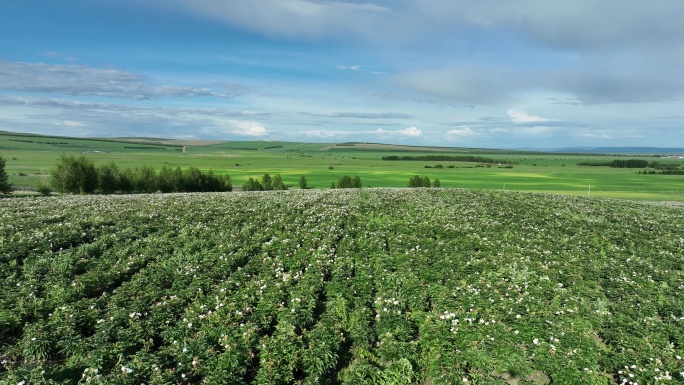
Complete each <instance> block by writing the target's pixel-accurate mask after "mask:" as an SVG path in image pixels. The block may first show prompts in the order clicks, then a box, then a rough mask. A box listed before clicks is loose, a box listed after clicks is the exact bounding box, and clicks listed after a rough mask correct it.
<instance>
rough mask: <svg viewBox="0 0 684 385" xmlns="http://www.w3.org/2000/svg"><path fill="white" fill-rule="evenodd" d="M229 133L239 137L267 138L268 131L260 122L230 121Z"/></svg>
mask: <svg viewBox="0 0 684 385" xmlns="http://www.w3.org/2000/svg"><path fill="white" fill-rule="evenodd" d="M228 124H229V125H230V128H229V129H228V131H229V132H231V133H233V134H237V135H245V136H266V135H268V130H267V129H266V127H265V126H264V125H263V124H261V123H259V122H252V121H245V120H229V121H228Z"/></svg>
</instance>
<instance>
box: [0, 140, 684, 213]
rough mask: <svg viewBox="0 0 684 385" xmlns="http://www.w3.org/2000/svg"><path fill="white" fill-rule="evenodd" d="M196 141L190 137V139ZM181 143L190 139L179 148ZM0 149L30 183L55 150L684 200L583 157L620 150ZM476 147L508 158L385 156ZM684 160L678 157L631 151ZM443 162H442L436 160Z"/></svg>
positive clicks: (240, 175)
mask: <svg viewBox="0 0 684 385" xmlns="http://www.w3.org/2000/svg"><path fill="white" fill-rule="evenodd" d="M191 143H195V145H191ZM181 144H189V145H188V146H187V148H186V149H187V151H186V153H183V152H182V145H181ZM0 154H2V156H3V157H4V158H5V159H6V161H7V165H6V167H7V173H8V174H9V179H10V182H11V183H13V184H14V185H15V186H16V187H18V188H20V189H35V187H36V185H37V184H38V183H39V182H40V181H42V182H47V180H48V179H49V173H50V170H51V169H52V168H53V167H54V165H55V164H56V163H57V161H58V159H59V157H60V155H62V154H67V155H75V156H81V155H84V156H86V157H88V158H89V159H90V160H92V161H93V162H94V163H95V165H101V164H106V163H108V162H115V163H116V164H117V165H118V166H119V167H120V168H135V167H140V166H143V165H146V166H151V167H154V168H155V169H157V170H159V169H161V168H162V167H164V166H167V167H171V168H175V167H177V166H178V167H181V168H183V169H185V168H188V167H191V166H192V167H198V168H199V169H201V170H202V171H204V172H207V171H209V170H212V171H214V172H215V173H217V174H226V175H229V176H230V177H231V178H232V180H233V184H234V186H236V187H238V188H239V186H241V185H242V184H243V183H244V182H245V181H246V180H247V179H248V178H255V179H258V178H260V177H261V176H262V175H264V174H265V173H269V174H280V175H281V176H282V178H283V181H284V182H285V184H286V185H289V186H290V187H296V186H298V180H299V178H300V177H301V176H305V177H306V179H307V181H308V185H309V186H310V187H312V188H316V189H321V188H324V189H327V188H329V187H330V184H331V183H332V182H335V181H336V180H337V179H338V178H339V177H341V176H343V175H358V176H360V177H361V180H362V183H363V186H364V187H406V186H407V184H408V181H409V179H410V178H411V177H413V176H414V175H420V176H426V177H429V178H430V180H435V179H439V180H440V181H441V186H442V187H449V188H472V189H486V190H507V191H528V192H542V193H554V194H566V195H583V196H587V195H591V196H595V197H612V198H624V199H632V200H648V201H679V202H684V176H682V175H637V171H639V170H637V169H617V168H610V167H583V166H578V163H582V162H592V161H594V162H596V161H610V160H612V159H615V158H623V159H624V158H625V155H604V156H600V155H593V154H544V153H531V152H530V153H525V152H516V151H503V150H483V149H464V148H437V147H432V148H430V147H409V146H392V145H379V144H378V145H371V144H350V143H342V144H334V143H291V142H265V141H251V142H221V143H216V142H196V141H195V142H192V141H191V142H182V141H168V140H163V139H148V140H141V139H138V141H133V139H118V140H103V139H76V138H51V137H42V136H31V135H29V136H26V135H20V134H10V133H2V132H0ZM435 154H446V155H480V156H483V157H489V158H494V159H501V160H502V161H506V162H514V164H512V165H511V166H512V168H508V165H497V164H490V165H489V166H490V167H487V165H483V164H478V163H474V162H457V161H446V162H434V161H383V160H382V158H383V156H387V155H400V156H401V155H416V156H420V155H435ZM632 157H636V158H640V159H645V160H648V161H653V160H657V161H662V162H664V163H671V164H673V165H676V166H679V167H684V159H665V160H661V159H659V158H658V157H654V156H644V155H641V156H630V158H632ZM436 166H441V167H436Z"/></svg>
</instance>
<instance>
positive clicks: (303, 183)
mask: <svg viewBox="0 0 684 385" xmlns="http://www.w3.org/2000/svg"><path fill="white" fill-rule="evenodd" d="M299 188H300V189H302V190H306V189H307V188H308V186H307V184H306V177H305V176H304V175H302V176H300V177H299Z"/></svg>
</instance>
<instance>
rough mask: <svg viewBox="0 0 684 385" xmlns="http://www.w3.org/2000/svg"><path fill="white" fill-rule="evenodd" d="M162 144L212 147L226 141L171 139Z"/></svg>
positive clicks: (163, 141)
mask: <svg viewBox="0 0 684 385" xmlns="http://www.w3.org/2000/svg"><path fill="white" fill-rule="evenodd" d="M159 143H161V144H169V145H176V146H198V147H201V146H212V145H214V144H221V143H225V140H185V139H169V140H162V141H159Z"/></svg>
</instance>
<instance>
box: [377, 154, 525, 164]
mask: <svg viewBox="0 0 684 385" xmlns="http://www.w3.org/2000/svg"><path fill="white" fill-rule="evenodd" d="M382 160H405V161H430V162H432V161H435V162H445V161H446V162H474V163H492V164H497V163H498V164H513V163H515V162H513V161H511V160H506V159H494V158H486V157H483V156H476V155H388V156H383V157H382Z"/></svg>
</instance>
